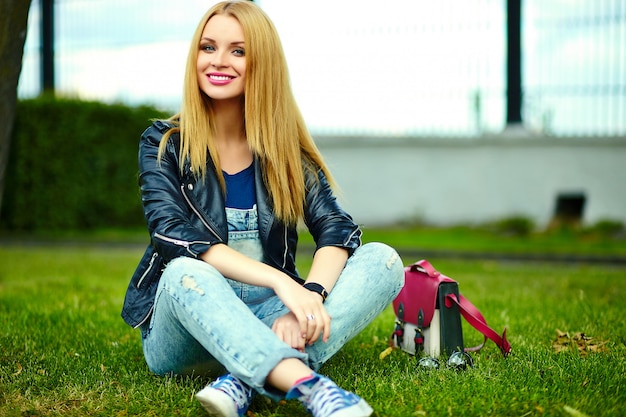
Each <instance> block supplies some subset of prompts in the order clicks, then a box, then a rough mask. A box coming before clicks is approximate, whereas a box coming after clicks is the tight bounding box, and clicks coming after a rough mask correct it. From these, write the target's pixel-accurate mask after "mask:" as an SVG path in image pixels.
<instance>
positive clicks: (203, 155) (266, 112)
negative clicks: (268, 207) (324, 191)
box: [159, 1, 335, 224]
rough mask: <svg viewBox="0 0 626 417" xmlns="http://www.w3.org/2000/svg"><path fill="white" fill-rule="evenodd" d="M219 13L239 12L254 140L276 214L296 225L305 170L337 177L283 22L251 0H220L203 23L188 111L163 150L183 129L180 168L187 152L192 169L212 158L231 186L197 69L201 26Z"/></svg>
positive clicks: (247, 115)
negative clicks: (310, 113) (297, 79)
mask: <svg viewBox="0 0 626 417" xmlns="http://www.w3.org/2000/svg"><path fill="white" fill-rule="evenodd" d="M219 14H226V15H229V16H233V17H234V18H235V19H237V20H238V21H239V23H240V24H241V26H242V28H243V32H244V38H245V39H244V41H245V48H246V85H245V93H244V100H243V101H244V103H243V106H244V127H245V133H246V137H247V140H248V146H250V149H251V151H252V152H253V154H254V155H255V156H256V157H257V158H258V159H259V161H260V163H261V164H262V172H263V177H264V178H263V180H264V182H265V185H266V187H267V189H268V191H269V195H270V198H271V200H272V203H273V206H274V213H275V215H276V216H277V217H278V218H279V219H280V220H282V221H284V222H285V223H289V224H296V223H297V222H298V220H300V219H302V218H303V215H304V201H305V194H306V189H305V180H304V175H305V174H304V170H312V171H314V172H315V171H317V170H318V169H320V170H322V172H323V173H324V174H325V176H326V177H327V179H328V181H329V183H330V184H331V186H334V185H335V183H334V181H333V178H332V176H331V173H330V171H329V169H328V167H327V166H326V164H325V162H324V160H323V158H322V155H321V153H320V152H319V150H318V149H317V146H316V145H315V143H314V141H313V138H312V137H311V135H310V133H309V131H308V129H307V127H306V125H305V123H304V118H303V117H302V114H301V113H300V110H299V108H298V105H297V104H296V101H295V99H294V96H293V92H292V90H291V85H290V81H289V74H288V69H287V62H286V59H285V55H284V53H283V48H282V45H281V42H280V39H279V37H278V33H277V31H276V28H275V27H274V25H273V23H272V22H271V21H270V19H269V18H268V17H267V15H266V14H265V13H264V12H263V11H262V10H261V9H260V8H259V7H258V6H256V5H255V4H254V3H252V2H250V1H226V2H222V3H218V4H216V5H215V6H213V7H212V8H211V9H210V10H209V11H208V12H207V13H206V14H205V15H204V17H203V18H202V20H201V21H200V23H199V24H198V27H197V28H196V31H195V33H194V35H193V38H192V40H191V46H190V49H189V54H188V57H187V67H186V70H185V80H184V91H183V101H182V106H181V111H180V113H179V114H177V115H174V116H172V118H171V119H170V121H172V122H174V123H175V124H176V125H177V127H175V128H173V129H171V130H170V131H168V132H167V133H166V135H165V137H164V140H162V142H161V146H160V149H159V156H161V155H162V154H163V152H164V151H165V147H166V142H167V138H168V137H169V136H170V135H171V134H172V133H174V132H180V164H181V169H182V166H183V164H184V161H185V158H189V162H190V164H191V169H192V171H193V172H194V173H195V174H196V175H200V176H204V175H205V173H206V172H205V171H206V166H207V165H206V164H207V158H208V157H210V158H211V160H212V161H213V164H214V166H215V169H216V174H217V177H218V179H219V181H220V184H221V187H222V191H224V189H225V184H224V176H223V174H222V171H221V169H220V161H219V155H218V152H217V147H216V144H215V142H214V140H213V133H214V125H213V109H212V105H211V99H210V98H209V97H207V96H206V95H205V94H204V93H202V91H201V90H200V87H199V85H198V77H197V72H196V71H197V70H196V62H197V59H198V53H199V47H200V39H201V36H202V31H203V30H204V27H205V25H206V24H207V22H208V21H209V19H210V18H211V17H213V16H215V15H219Z"/></svg>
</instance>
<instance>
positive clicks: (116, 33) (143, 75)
mask: <svg viewBox="0 0 626 417" xmlns="http://www.w3.org/2000/svg"><path fill="white" fill-rule="evenodd" d="M173 3H174V2H171V1H168V0H56V2H55V9H56V11H55V42H56V50H55V68H56V77H55V84H56V90H57V93H58V94H59V95H65V96H76V97H80V98H84V99H94V100H101V101H105V102H114V101H117V102H125V103H128V104H131V105H136V104H144V103H145V104H153V105H156V106H158V107H161V108H164V109H167V110H171V111H175V110H176V109H177V107H178V103H179V101H180V91H181V82H182V72H183V65H184V61H185V55H186V53H187V50H188V41H189V39H190V37H191V34H192V31H193V30H194V28H195V25H196V23H197V21H198V19H199V17H200V16H201V15H202V13H203V12H204V11H205V9H206V8H207V7H208V6H209V5H210V4H212V2H211V3H210V4H202V2H200V1H185V2H176V4H173ZM256 3H258V4H259V5H260V6H261V7H262V8H264V9H265V10H266V11H267V13H268V14H269V15H270V17H271V18H272V20H273V21H274V23H275V24H276V26H277V28H278V30H279V32H280V34H281V38H282V40H283V43H284V47H285V51H286V54H287V57H288V61H289V66H290V71H291V75H292V84H293V88H294V92H295V94H296V98H297V99H298V102H299V103H300V106H301V109H302V112H303V114H304V116H305V118H306V119H307V122H308V123H309V126H310V128H311V130H312V131H313V132H314V133H316V134H332V135H355V136H359V135H371V134H375V135H394V136H399V135H411V136H467V137H475V136H479V135H482V134H485V133H497V132H500V131H502V130H503V129H504V128H505V127H506V114H505V113H506V39H505V35H506V0H462V1H460V0H439V1H437V2H428V1H425V0H391V1H389V2H387V3H385V6H384V7H381V6H379V4H380V2H376V3H374V2H372V1H363V0H361V1H356V0H345V1H342V2H333V0H318V1H315V2H306V3H304V2H293V1H288V0H257V1H256ZM326 3H328V4H326ZM522 5H523V7H522V91H523V96H522V97H523V99H522V118H523V123H524V127H525V128H526V129H527V130H529V131H531V132H541V133H543V134H549V135H555V136H577V135H586V136H607V135H608V136H613V135H618V136H624V135H626V0H596V1H590V0H569V1H565V0H524V1H523V2H522ZM344 7H345V9H344ZM328 10H333V12H332V13H328ZM40 20H41V8H40V2H39V1H38V0H33V4H32V6H31V12H30V17H29V31H28V37H27V42H26V47H25V53H24V61H23V69H22V75H21V78H20V85H19V88H18V94H19V96H20V97H21V98H27V97H33V96H36V95H38V94H39V92H40V90H41V81H40V78H41V76H40V61H41V57H40V51H41V42H40V29H39V22H40Z"/></svg>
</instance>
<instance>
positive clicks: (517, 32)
mask: <svg viewBox="0 0 626 417" xmlns="http://www.w3.org/2000/svg"><path fill="white" fill-rule="evenodd" d="M506 15H507V18H506V20H507V22H506V23H507V29H506V30H507V57H506V66H507V69H506V75H507V77H506V78H507V79H506V124H507V126H510V125H514V124H520V123H522V42H521V38H522V0H507V13H506Z"/></svg>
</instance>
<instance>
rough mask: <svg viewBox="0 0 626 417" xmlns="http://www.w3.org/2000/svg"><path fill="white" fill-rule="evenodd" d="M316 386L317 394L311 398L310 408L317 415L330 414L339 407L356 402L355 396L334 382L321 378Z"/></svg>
mask: <svg viewBox="0 0 626 417" xmlns="http://www.w3.org/2000/svg"><path fill="white" fill-rule="evenodd" d="M315 385H316V386H315V387H314V389H315V391H316V394H317V395H313V396H311V398H310V399H309V404H308V405H309V410H310V411H311V413H313V415H315V416H328V415H331V413H332V412H334V411H336V410H337V409H339V408H343V407H346V406H348V405H352V404H354V403H355V401H354V400H355V396H354V394H351V393H349V392H346V391H343V390H342V389H341V388H339V387H337V386H336V385H334V384H332V383H330V384H329V383H327V382H326V381H324V380H320V382H318V383H317V384H315Z"/></svg>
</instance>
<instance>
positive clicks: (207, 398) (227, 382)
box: [196, 374, 254, 417]
mask: <svg viewBox="0 0 626 417" xmlns="http://www.w3.org/2000/svg"><path fill="white" fill-rule="evenodd" d="M253 394H254V391H253V390H252V388H250V387H249V386H248V385H246V384H245V383H243V382H241V381H240V380H239V378H237V377H235V376H232V375H231V374H226V375H223V376H221V377H219V378H217V379H216V380H215V381H213V382H211V383H210V384H209V385H207V386H206V387H204V388H203V389H202V390H200V391H198V392H197V393H196V398H197V399H198V401H200V404H202V407H204V409H205V410H206V411H207V412H208V413H209V415H210V416H212V417H243V415H244V414H246V410H247V409H248V406H249V405H250V401H251V400H252V396H253Z"/></svg>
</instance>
